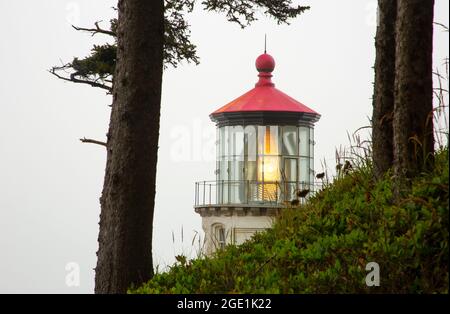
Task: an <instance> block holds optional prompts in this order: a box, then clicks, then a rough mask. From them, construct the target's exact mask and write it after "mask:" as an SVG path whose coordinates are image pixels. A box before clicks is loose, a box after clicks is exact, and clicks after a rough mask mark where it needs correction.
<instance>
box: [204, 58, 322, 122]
mask: <svg viewBox="0 0 450 314" xmlns="http://www.w3.org/2000/svg"><path fill="white" fill-rule="evenodd" d="M255 65H256V69H257V70H258V72H259V74H258V77H259V81H258V83H256V85H255V88H253V89H252V90H250V91H248V92H247V93H245V94H244V95H242V96H240V97H238V98H236V99H235V100H233V101H231V102H230V103H228V104H226V105H225V106H223V107H221V108H219V109H217V110H216V111H214V112H213V113H212V114H211V116H214V115H216V114H221V113H226V112H244V111H247V112H248V111H274V112H298V113H310V114H317V115H319V114H318V113H317V112H315V111H314V110H312V109H311V108H309V107H307V106H305V105H304V104H302V103H301V102H299V101H297V100H295V99H294V98H292V97H290V96H288V95H286V94H285V93H283V92H282V91H280V90H278V89H276V88H275V84H273V83H272V81H271V77H272V74H271V73H272V71H273V70H274V68H275V60H274V59H273V57H272V56H271V55H269V54H266V53H264V54H262V55H260V56H259V57H258V58H257V59H256V62H255Z"/></svg>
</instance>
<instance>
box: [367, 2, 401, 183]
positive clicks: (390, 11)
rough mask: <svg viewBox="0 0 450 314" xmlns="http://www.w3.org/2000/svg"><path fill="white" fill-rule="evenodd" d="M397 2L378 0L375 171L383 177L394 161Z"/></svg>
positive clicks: (375, 83) (374, 136)
mask: <svg viewBox="0 0 450 314" xmlns="http://www.w3.org/2000/svg"><path fill="white" fill-rule="evenodd" d="M396 18H397V0H378V27H377V34H376V37H375V48H376V58H375V82H374V93H373V113H372V153H373V171H374V175H375V177H376V178H378V179H379V178H381V177H382V176H383V175H384V174H385V173H386V172H387V171H388V170H389V169H390V168H391V167H392V164H393V161H394V147H393V142H394V140H393V129H392V120H393V114H394V86H395V21H396Z"/></svg>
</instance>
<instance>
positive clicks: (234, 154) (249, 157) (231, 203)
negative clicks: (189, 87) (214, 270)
mask: <svg viewBox="0 0 450 314" xmlns="http://www.w3.org/2000/svg"><path fill="white" fill-rule="evenodd" d="M255 65H256V70H257V71H258V81H257V83H256V84H255V87H254V88H253V89H251V90H250V91H248V92H247V93H245V94H243V95H242V96H240V97H238V98H236V99H235V100H233V101H231V102H230V103H228V104H226V105H225V106H223V107H221V108H219V109H217V110H216V111H214V112H213V113H211V114H210V118H211V120H212V121H213V122H215V124H216V127H217V141H216V145H217V146H216V152H217V158H216V169H215V180H213V181H200V182H197V183H196V186H195V206H194V207H195V209H196V212H198V213H200V214H201V216H202V218H203V228H204V229H205V232H206V234H207V236H208V234H209V236H214V235H215V234H217V235H218V237H219V238H220V239H222V241H221V242H220V243H222V244H223V243H224V242H227V241H226V240H224V239H225V238H227V237H228V238H229V241H228V242H233V243H239V242H242V239H243V238H242V237H240V238H239V237H238V235H236V228H237V229H245V228H247V229H249V230H250V231H249V232H247V234H252V233H254V231H256V230H258V229H261V228H262V229H264V228H267V226H269V227H270V223H269V224H267V223H262V220H261V221H259V222H258V219H257V218H255V217H266V218H267V217H268V216H272V215H274V214H276V212H277V211H278V210H281V209H282V208H283V207H286V205H287V204H290V203H291V202H295V201H296V200H297V202H301V201H303V200H301V199H299V191H313V190H314V144H315V142H314V123H316V122H317V121H318V120H319V118H320V115H319V114H318V113H317V112H315V111H314V110H312V109H311V108H309V107H307V106H306V105H304V104H302V103H301V102H299V101H297V100H295V99H294V98H292V97H290V96H288V95H286V94H285V93H283V92H282V91H280V90H278V89H277V88H276V87H275V84H274V83H273V82H272V72H273V71H274V69H275V60H274V58H273V57H272V56H270V55H269V54H267V53H264V54H262V55H260V56H259V57H258V58H257V59H256V62H255ZM249 216H250V217H253V218H252V219H243V218H245V217H249ZM207 217H218V218H219V217H223V219H206V218H207ZM226 217H228V218H229V219H228V218H226ZM230 217H231V218H230ZM232 217H236V218H235V219H233V218H232ZM239 217H241V218H239ZM232 221H233V222H232ZM263 225H264V226H265V227H261V226H263ZM211 226H214V228H213V229H214V230H216V231H214V230H213V229H211V228H212V227H211ZM217 226H219V229H217V228H218V227H217ZM222 227H223V228H222ZM259 227H261V228H259ZM221 228H222V229H223V230H222V229H221ZM233 228H234V229H233ZM210 229H211V230H210ZM217 230H221V231H220V232H219V233H217V232H218V231H217ZM251 230H253V231H251ZM222 231H223V232H222ZM225 231H227V232H228V233H229V235H228V236H226V234H227V233H226V232H225ZM241 231H242V230H241ZM244 233H246V232H245V230H244ZM244 238H245V237H244Z"/></svg>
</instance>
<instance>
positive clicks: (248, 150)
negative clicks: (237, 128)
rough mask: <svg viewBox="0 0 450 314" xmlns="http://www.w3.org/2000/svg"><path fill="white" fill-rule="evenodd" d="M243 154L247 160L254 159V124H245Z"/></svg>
mask: <svg viewBox="0 0 450 314" xmlns="http://www.w3.org/2000/svg"><path fill="white" fill-rule="evenodd" d="M244 154H245V155H246V156H247V160H249V161H256V126H254V125H247V126H246V127H245V129H244Z"/></svg>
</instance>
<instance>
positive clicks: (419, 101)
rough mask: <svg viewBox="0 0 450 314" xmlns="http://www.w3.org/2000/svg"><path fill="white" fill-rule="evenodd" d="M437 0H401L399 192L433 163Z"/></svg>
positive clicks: (397, 62)
mask: <svg viewBox="0 0 450 314" xmlns="http://www.w3.org/2000/svg"><path fill="white" fill-rule="evenodd" d="M433 7H434V0H398V9H397V25H396V60H395V71H396V78H395V104H394V175H395V178H396V181H397V184H396V187H397V191H396V192H397V195H398V194H399V193H401V192H402V191H405V190H406V191H407V190H409V184H410V179H411V178H413V177H414V176H415V175H417V174H418V173H420V172H421V171H423V170H427V169H429V168H431V166H432V158H433V152H434V138H433V82H432V50H433Z"/></svg>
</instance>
